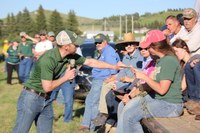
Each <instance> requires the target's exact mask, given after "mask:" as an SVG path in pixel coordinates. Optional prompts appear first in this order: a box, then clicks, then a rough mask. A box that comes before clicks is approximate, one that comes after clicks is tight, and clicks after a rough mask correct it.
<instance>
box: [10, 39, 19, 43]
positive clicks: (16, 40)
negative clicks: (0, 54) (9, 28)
mask: <svg viewBox="0 0 200 133" xmlns="http://www.w3.org/2000/svg"><path fill="white" fill-rule="evenodd" d="M13 42H17V43H19V42H20V41H19V40H18V39H14V40H12V41H11V43H13Z"/></svg>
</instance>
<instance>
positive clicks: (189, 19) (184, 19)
mask: <svg viewBox="0 0 200 133" xmlns="http://www.w3.org/2000/svg"><path fill="white" fill-rule="evenodd" d="M191 19H192V18H183V20H188V21H189V20H191Z"/></svg>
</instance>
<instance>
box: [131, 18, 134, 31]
mask: <svg viewBox="0 0 200 133" xmlns="http://www.w3.org/2000/svg"><path fill="white" fill-rule="evenodd" d="M131 17H132V33H134V18H133V16H131Z"/></svg>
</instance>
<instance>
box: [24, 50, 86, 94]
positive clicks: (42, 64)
mask: <svg viewBox="0 0 200 133" xmlns="http://www.w3.org/2000/svg"><path fill="white" fill-rule="evenodd" d="M70 59H75V60H76V65H83V63H84V62H85V57H81V56H80V55H78V54H75V55H69V56H66V57H65V58H64V59H62V58H61V55H60V52H59V49H58V48H53V49H51V50H49V51H46V52H45V53H44V54H43V55H42V56H41V57H40V58H39V59H38V60H37V62H36V64H35V67H34V69H33V70H32V71H31V73H30V77H29V79H28V80H27V82H26V84H25V86H26V87H29V88H31V89H33V90H37V91H39V92H42V93H46V92H45V91H44V90H43V88H42V82H41V80H50V81H52V80H56V79H58V78H59V77H60V75H61V74H62V73H63V72H64V71H65V69H66V68H67V64H69V61H70Z"/></svg>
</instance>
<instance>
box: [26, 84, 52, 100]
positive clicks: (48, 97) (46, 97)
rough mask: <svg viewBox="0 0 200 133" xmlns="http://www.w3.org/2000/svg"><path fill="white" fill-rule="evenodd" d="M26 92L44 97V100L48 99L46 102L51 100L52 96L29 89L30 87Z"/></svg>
mask: <svg viewBox="0 0 200 133" xmlns="http://www.w3.org/2000/svg"><path fill="white" fill-rule="evenodd" d="M24 90H27V91H30V92H33V93H35V94H37V95H39V96H41V97H43V98H44V99H46V100H48V99H50V96H49V95H48V94H47V93H42V92H39V91H36V90H33V89H30V88H28V87H24Z"/></svg>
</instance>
